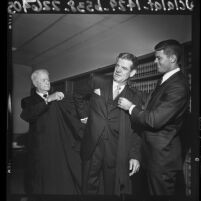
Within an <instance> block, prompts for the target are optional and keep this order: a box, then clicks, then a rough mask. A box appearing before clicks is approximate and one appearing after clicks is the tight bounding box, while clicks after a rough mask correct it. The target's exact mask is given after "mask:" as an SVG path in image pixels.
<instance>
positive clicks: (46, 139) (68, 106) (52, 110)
mask: <svg viewBox="0 0 201 201" xmlns="http://www.w3.org/2000/svg"><path fill="white" fill-rule="evenodd" d="M45 116H46V117H43V118H45V119H46V122H45V124H43V125H41V126H43V127H42V128H40V130H43V132H41V134H42V136H41V145H42V146H40V150H39V152H38V157H37V160H38V164H39V165H38V166H37V169H35V171H36V172H35V173H34V174H35V185H36V186H37V185H38V188H40V190H41V193H42V194H80V193H81V159H80V153H79V146H80V140H81V137H82V133H83V129H84V125H83V124H82V123H81V122H80V120H79V119H78V118H77V116H76V112H75V108H74V104H73V101H72V100H71V99H69V98H65V99H63V100H62V101H54V102H52V103H51V104H50V105H49V109H48V111H47V112H46V114H45ZM38 126H40V124H39V125H38ZM36 188H37V187H36ZM39 192H40V191H39Z"/></svg>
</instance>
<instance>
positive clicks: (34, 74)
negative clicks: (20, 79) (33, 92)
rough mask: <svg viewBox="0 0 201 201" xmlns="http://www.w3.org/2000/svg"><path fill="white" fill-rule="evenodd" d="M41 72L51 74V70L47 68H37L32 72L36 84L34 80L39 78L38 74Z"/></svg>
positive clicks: (32, 78)
mask: <svg viewBox="0 0 201 201" xmlns="http://www.w3.org/2000/svg"><path fill="white" fill-rule="evenodd" d="M41 73H45V74H47V75H49V72H48V71H47V70H46V69H38V70H35V71H34V72H33V73H32V74H31V80H32V82H33V84H34V82H35V81H36V80H37V78H38V75H40V74H41Z"/></svg>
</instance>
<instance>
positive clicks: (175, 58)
mask: <svg viewBox="0 0 201 201" xmlns="http://www.w3.org/2000/svg"><path fill="white" fill-rule="evenodd" d="M170 61H171V62H172V63H176V62H177V57H176V55H175V54H173V55H171V56H170Z"/></svg>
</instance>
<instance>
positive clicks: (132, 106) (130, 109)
mask: <svg viewBox="0 0 201 201" xmlns="http://www.w3.org/2000/svg"><path fill="white" fill-rule="evenodd" d="M134 107H135V105H131V107H130V108H129V114H130V115H131V114H132V111H133V108H134Z"/></svg>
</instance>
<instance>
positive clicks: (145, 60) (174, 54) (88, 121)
mask: <svg viewBox="0 0 201 201" xmlns="http://www.w3.org/2000/svg"><path fill="white" fill-rule="evenodd" d="M72 2H73V1H72ZM88 2H89V1H88ZM135 2H138V1H135ZM162 2H163V1H162ZM13 5H14V4H13ZM69 5H70V4H69ZM168 5H169V4H168ZM10 6H11V4H10ZM15 6H16V8H19V5H18V7H17V4H16V5H15ZM138 6H140V5H138ZM9 9H11V7H10V8H9V7H8V10H9ZM66 9H67V8H66ZM71 9H72V5H71ZM24 11H25V7H24ZM81 11H82V9H81ZM10 16H11V18H10V21H8V33H9V35H8V37H9V39H8V45H7V47H8V52H7V57H8V58H7V78H8V81H7V85H8V87H7V143H6V144H7V147H8V149H7V164H6V165H7V173H6V174H7V198H8V201H9V200H16V201H17V200H19V201H24V200H32V201H36V200H40V199H41V196H42V198H43V200H46V197H47V198H48V199H52V198H54V199H52V200H59V198H57V197H55V196H58V197H62V198H64V200H74V198H80V200H96V198H97V199H98V200H101V199H103V200H104V198H105V196H106V197H109V198H110V200H137V201H146V200H147V201H149V200H151V198H157V199H158V200H163V199H164V200H168V201H172V200H176V201H177V200H178V201H180V200H183V201H185V200H192V201H198V200H199V174H200V169H199V150H200V147H199V145H200V137H199V129H198V128H199V126H200V125H199V115H200V114H199V111H200V105H199V104H200V103H199V101H200V99H199V87H200V84H199V79H200V78H199V75H198V74H199V71H200V69H199V68H200V63H199V62H200V59H199V56H198V55H199V54H200V52H199V51H200V46H199V45H198V44H200V34H199V33H200V26H199V25H198V22H199V20H198V19H197V18H195V15H193V12H192V14H185V13H184V14H180V13H178V14H177V13H174V14H167V13H159V14H158V13H151V14H150V13H149V14H147V13H145V14H143V13H139V14H135V13H134V14H131V13H120V14H119V13H113V14H111V13H110V14H107V13H102V14H100V13H91V14H88V13H86V14H80V13H74V14H72V13H70V14H65V13H64V12H63V13H58V14H55V13H40V12H38V13H29V7H28V6H27V10H26V12H13V13H12V14H11V15H10ZM196 17H197V16H196ZM39 198H40V199H39ZM48 199H47V200H48Z"/></svg>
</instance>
